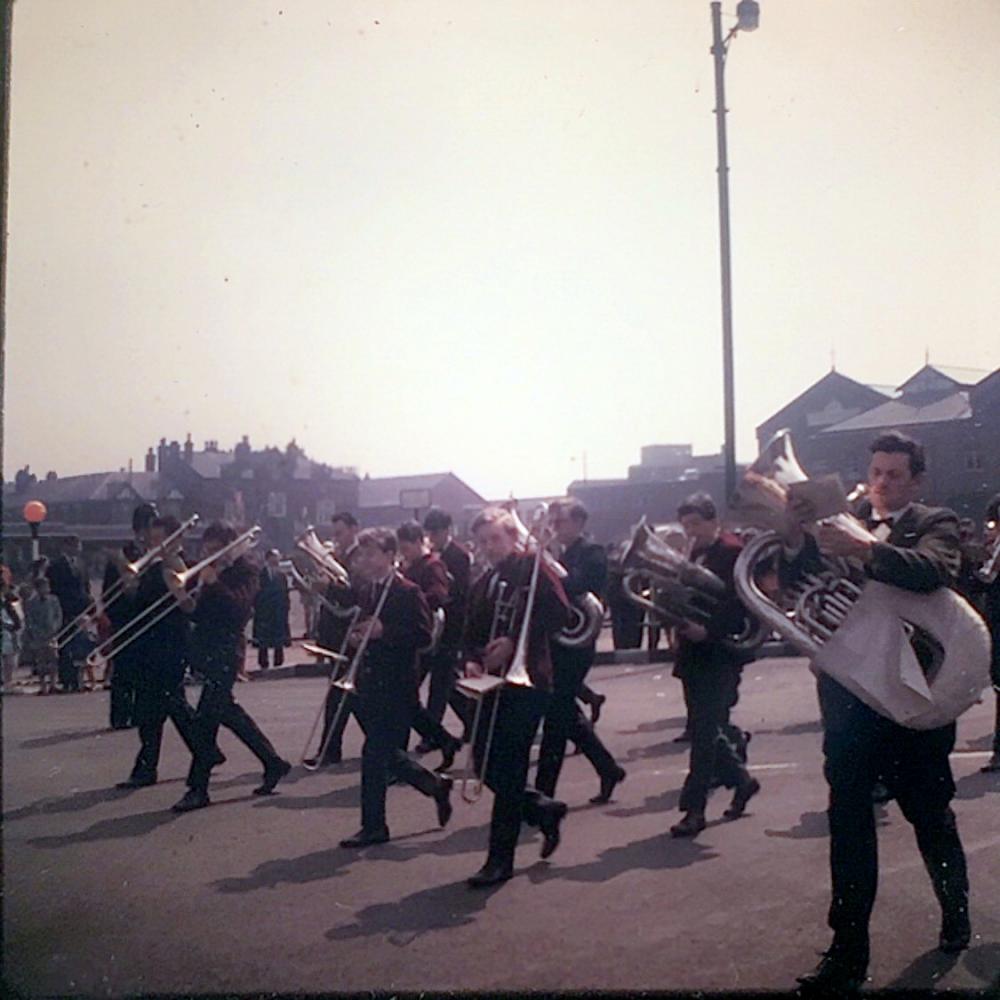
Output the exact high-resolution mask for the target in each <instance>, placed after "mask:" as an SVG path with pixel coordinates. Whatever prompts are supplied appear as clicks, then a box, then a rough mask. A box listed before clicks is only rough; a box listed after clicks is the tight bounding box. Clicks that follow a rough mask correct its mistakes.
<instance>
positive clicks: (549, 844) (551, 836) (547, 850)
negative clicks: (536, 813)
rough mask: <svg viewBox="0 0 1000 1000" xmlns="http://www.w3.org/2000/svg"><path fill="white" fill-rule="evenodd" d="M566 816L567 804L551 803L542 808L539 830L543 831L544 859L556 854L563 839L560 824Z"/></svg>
mask: <svg viewBox="0 0 1000 1000" xmlns="http://www.w3.org/2000/svg"><path fill="white" fill-rule="evenodd" d="M565 815H566V803H565V802H550V803H548V804H547V805H546V806H544V807H543V808H542V815H541V821H540V822H539V824H538V829H539V830H541V831H542V838H543V839H542V857H543V858H548V857H551V855H552V854H553V853H554V852H555V849H556V848H557V847H558V846H559V841H560V839H561V837H560V835H559V824H560V823H562V821H563V817H564V816H565Z"/></svg>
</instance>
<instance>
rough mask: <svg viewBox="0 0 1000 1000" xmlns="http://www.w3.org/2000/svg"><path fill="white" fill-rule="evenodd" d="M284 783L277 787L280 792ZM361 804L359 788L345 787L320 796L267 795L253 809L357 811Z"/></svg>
mask: <svg viewBox="0 0 1000 1000" xmlns="http://www.w3.org/2000/svg"><path fill="white" fill-rule="evenodd" d="M284 784H285V783H284V781H282V782H281V784H279V785H278V792H279V793H280V792H281V789H282V786H283V785H284ZM360 803H361V786H360V785H347V786H346V787H345V788H334V789H331V790H330V791H329V792H323V793H322V794H321V795H294V796H288V795H286V796H284V797H283V796H281V795H280V794H278V795H269V796H267V797H266V798H263V799H261V800H260V801H259V802H258V803H257V804H256V805H255V806H254V808H255V809H314V808H317V807H319V808H320V809H357V808H359V806H360Z"/></svg>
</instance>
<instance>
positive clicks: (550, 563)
mask: <svg viewBox="0 0 1000 1000" xmlns="http://www.w3.org/2000/svg"><path fill="white" fill-rule="evenodd" d="M542 509H543V510H546V512H547V508H545V506H544V505H543V508H542ZM508 513H509V514H510V516H511V518H512V519H513V521H514V526H515V527H516V528H517V540H518V543H519V544H520V545H521V547H522V548H524V549H525V550H526V551H528V552H530V551H532V548H533V547H534V546H536V545H538V546H540V548H541V550H542V558H543V559H544V560H545V565H546V566H547V567H548V568H549V569H550V570H551V571H552V572H553V573H554V574H555V575H556V576H557V577H558V578H559V579H560V580H565V579H566V575H567V572H566V567H565V566H563V564H562V563H561V562H559V560H558V559H556V557H555V556H554V555H553V554H552V553H551V552H550V551H549V550H548V549H547V548H545V547H544V546H541V545H540V543H539V542H538V540H537V539H536V538H535V536H534V535H533V534H532V533H531V532H530V531H529V530H528V528H527V526H526V525H525V523H524V522H523V521H522V520H521V519H520V517H518V515H517V511H514V510H511V511H508ZM536 515H537V512H536ZM603 626H604V605H603V604H602V603H601V599H600V598H599V597H598V596H597V595H596V594H591V593H586V594H578V595H577V596H576V597H571V598H570V620H569V624H568V625H566V626H565V627H564V628H562V629H560V630H559V632H558V633H557V634H556V635H555V636H554V638H555V641H556V642H558V643H559V645H560V646H565V647H566V648H567V649H576V648H578V647H580V646H589V645H590V644H591V643H592V642H596V641H597V637H598V636H599V635H600V634H601V629H602V627H603Z"/></svg>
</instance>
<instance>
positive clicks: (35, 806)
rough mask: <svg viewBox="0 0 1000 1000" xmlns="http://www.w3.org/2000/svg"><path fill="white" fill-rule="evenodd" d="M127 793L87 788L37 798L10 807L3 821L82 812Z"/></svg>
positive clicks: (125, 796) (122, 796)
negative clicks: (67, 793) (25, 803)
mask: <svg viewBox="0 0 1000 1000" xmlns="http://www.w3.org/2000/svg"><path fill="white" fill-rule="evenodd" d="M128 795H129V793H128V792H126V791H124V790H122V789H120V788H115V787H114V786H113V785H112V786H111V787H110V788H88V789H86V790H85V791H82V792H74V793H73V794H72V795H64V796H61V797H53V798H48V799H39V800H38V801H37V802H31V803H29V804H28V805H26V806H21V807H20V808H18V809H11V811H10V812H5V813H4V814H3V820H4V822H5V823H7V822H11V821H13V820H16V819H27V818H29V817H31V816H49V815H51V814H53V813H68V812H83V810H84V809H92V808H93V807H94V806H99V805H101V804H103V803H105V802H116V801H117V800H118V799H125V798H128Z"/></svg>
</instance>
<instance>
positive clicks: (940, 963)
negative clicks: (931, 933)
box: [885, 948, 962, 990]
mask: <svg viewBox="0 0 1000 1000" xmlns="http://www.w3.org/2000/svg"><path fill="white" fill-rule="evenodd" d="M961 957H962V956H961V955H946V954H945V953H944V952H943V951H941V950H940V949H939V948H931V950H930V951H925V952H924V953H923V954H922V955H918V956H917V957H916V958H915V959H914V960H913V961H912V962H910V964H909V965H908V966H907V967H906V968H905V969H903V971H902V972H901V973H900V974H899V975H898V976H896V978H895V979H893V980H892V982H891V983H886V984H885V989H887V990H931V989H933V988H934V985H935V983H936V982H937V981H938V980H939V979H940V978H941V977H942V976H943V975H944V974H945V973H946V972H950V971H951V970H952V969H953V968H954V967H955V966H956V965H957V964H958V961H959V959H960V958H961Z"/></svg>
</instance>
